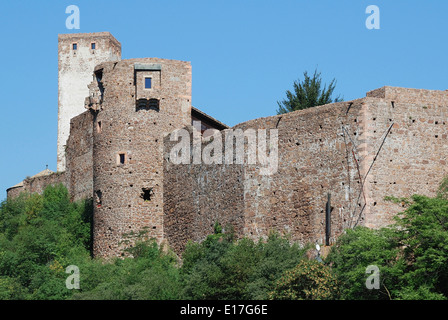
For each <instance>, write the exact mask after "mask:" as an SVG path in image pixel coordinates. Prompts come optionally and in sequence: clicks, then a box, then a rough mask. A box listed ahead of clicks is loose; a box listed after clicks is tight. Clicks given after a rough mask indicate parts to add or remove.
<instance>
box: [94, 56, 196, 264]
mask: <svg viewBox="0 0 448 320" xmlns="http://www.w3.org/2000/svg"><path fill="white" fill-rule="evenodd" d="M95 72H96V75H97V76H99V75H100V74H101V80H100V81H99V82H98V85H101V86H102V87H103V88H104V91H103V100H102V102H101V103H100V104H99V105H92V108H95V110H94V111H95V112H96V118H95V120H94V121H95V123H94V128H96V129H94V133H93V137H94V146H93V160H94V162H93V163H94V165H93V176H94V189H93V190H94V206H95V207H94V235H93V236H94V238H93V241H94V244H93V247H94V254H95V255H97V256H113V255H119V254H120V252H121V249H122V248H123V246H122V244H121V241H123V240H125V234H127V233H130V232H135V233H137V232H139V231H140V230H142V229H143V228H147V231H148V232H149V233H148V236H149V237H152V238H155V239H157V240H158V241H159V242H161V241H162V240H163V167H162V164H163V138H164V137H165V136H166V135H167V134H169V133H170V132H172V131H173V130H174V129H177V128H181V127H183V126H186V125H188V124H189V123H190V122H191V65H190V63H188V62H183V61H174V60H165V59H156V58H146V59H132V60H124V61H121V62H118V63H103V64H101V65H99V66H97V68H96V70H95ZM144 77H154V78H156V77H157V81H155V79H154V81H153V83H152V84H153V86H152V87H151V88H150V89H146V88H145V87H144V82H143V81H144ZM96 82H97V80H96V79H95V81H94V82H93V83H92V84H95V83H96ZM93 91H94V90H93Z"/></svg>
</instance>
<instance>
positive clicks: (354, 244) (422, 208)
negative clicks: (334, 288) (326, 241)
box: [326, 195, 448, 300]
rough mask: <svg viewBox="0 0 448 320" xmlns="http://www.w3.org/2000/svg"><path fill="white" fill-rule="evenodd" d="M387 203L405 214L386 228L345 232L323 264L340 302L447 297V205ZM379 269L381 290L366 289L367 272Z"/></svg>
mask: <svg viewBox="0 0 448 320" xmlns="http://www.w3.org/2000/svg"><path fill="white" fill-rule="evenodd" d="M390 200H391V201H394V202H396V203H399V204H404V205H405V206H406V210H405V211H404V212H402V213H401V214H399V215H397V216H396V217H395V220H396V222H395V224H394V225H392V226H390V228H383V229H380V230H372V229H368V228H365V227H357V228H355V229H354V230H347V233H346V234H345V235H343V236H341V237H340V238H339V239H338V242H337V244H336V245H335V246H334V247H333V248H332V250H331V252H330V255H329V256H328V257H327V259H326V262H327V263H329V264H330V265H332V269H333V270H334V271H335V273H336V275H337V277H338V280H339V281H340V283H341V294H342V296H341V297H342V298H343V299H404V300H408V299H411V300H417V299H421V300H441V299H443V300H444V299H446V298H447V297H448V276H447V275H448V200H446V199H444V198H443V197H439V196H438V197H435V198H429V197H426V196H421V195H414V196H413V197H412V198H411V199H396V198H393V197H391V198H390ZM369 265H376V266H377V267H378V268H379V269H380V279H381V286H380V289H379V290H369V289H367V288H366V286H365V280H366V278H367V276H368V275H367V274H366V273H365V272H366V268H367V266H369Z"/></svg>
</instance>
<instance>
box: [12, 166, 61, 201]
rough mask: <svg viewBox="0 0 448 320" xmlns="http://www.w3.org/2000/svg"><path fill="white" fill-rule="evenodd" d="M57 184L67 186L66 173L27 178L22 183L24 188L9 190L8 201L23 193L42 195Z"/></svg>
mask: <svg viewBox="0 0 448 320" xmlns="http://www.w3.org/2000/svg"><path fill="white" fill-rule="evenodd" d="M57 184H63V185H64V186H67V184H66V176H65V172H55V173H52V174H49V175H45V176H40V177H34V178H33V177H31V178H26V179H25V180H23V181H22V183H21V185H22V186H20V187H13V188H9V189H8V190H7V197H8V199H12V198H15V197H17V196H19V194H20V193H22V192H27V193H38V194H42V193H43V192H44V190H45V188H46V187H47V186H50V185H57Z"/></svg>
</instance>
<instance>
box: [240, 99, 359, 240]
mask: <svg viewBox="0 0 448 320" xmlns="http://www.w3.org/2000/svg"><path fill="white" fill-rule="evenodd" d="M364 109H365V105H364V104H363V100H362V99H359V100H355V101H351V102H343V103H335V104H331V105H325V106H319V107H315V108H311V109H307V110H302V111H296V112H292V113H288V114H283V115H278V116H273V117H268V118H260V119H256V120H252V121H248V122H245V123H242V124H239V125H237V126H236V127H235V128H241V129H243V130H248V129H250V128H252V129H257V130H258V129H263V130H271V129H277V130H278V169H277V171H276V172H275V173H274V174H272V175H261V174H260V170H259V166H256V165H247V166H245V174H244V199H245V216H246V225H245V234H246V235H248V236H251V237H253V238H259V237H264V236H266V235H267V234H268V233H269V232H270V231H271V230H276V231H278V232H280V233H283V234H289V235H291V238H292V240H295V241H299V242H302V243H306V242H310V241H311V242H314V241H316V242H319V243H320V244H322V243H325V208H326V203H327V199H328V193H330V195H331V206H332V212H331V238H330V241H331V242H333V241H334V239H335V237H336V236H337V235H338V234H340V233H341V232H342V230H343V229H345V228H347V227H349V226H350V225H354V224H356V223H357V221H358V217H359V213H360V210H359V208H362V206H363V205H364V203H363V199H358V198H357V194H358V193H359V191H360V188H361V183H360V179H359V174H358V163H357V162H358V161H359V159H358V158H357V157H356V156H354V155H353V154H354V153H355V154H356V153H357V152H359V151H360V150H356V149H357V148H356V146H358V145H362V143H363V139H364V137H363V135H364V124H363V119H362V114H363V111H364Z"/></svg>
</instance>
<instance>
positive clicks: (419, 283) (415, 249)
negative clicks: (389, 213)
mask: <svg viewBox="0 0 448 320" xmlns="http://www.w3.org/2000/svg"><path fill="white" fill-rule="evenodd" d="M396 220H397V230H398V231H397V232H398V234H399V238H400V241H401V246H402V247H403V248H404V250H403V254H404V258H405V259H406V261H407V267H406V274H405V275H404V280H405V281H406V284H407V286H408V287H410V288H411V289H413V290H414V291H416V290H418V289H421V288H425V289H424V291H422V292H427V293H428V292H429V293H434V294H439V295H443V296H444V297H448V200H446V199H444V198H441V197H436V198H429V197H426V196H421V195H415V196H413V197H412V204H411V205H410V206H409V208H408V209H407V210H406V211H405V212H404V214H403V215H401V216H398V217H397V218H396ZM426 295H427V294H425V296H426Z"/></svg>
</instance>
